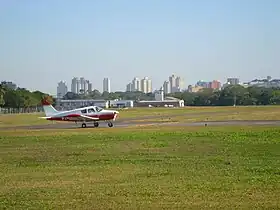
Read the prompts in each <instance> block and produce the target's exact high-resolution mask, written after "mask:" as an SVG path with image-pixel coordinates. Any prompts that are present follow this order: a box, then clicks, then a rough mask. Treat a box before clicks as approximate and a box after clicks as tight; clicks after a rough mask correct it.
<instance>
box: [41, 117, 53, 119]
mask: <svg viewBox="0 0 280 210" xmlns="http://www.w3.org/2000/svg"><path fill="white" fill-rule="evenodd" d="M38 118H40V119H50V118H51V117H38Z"/></svg>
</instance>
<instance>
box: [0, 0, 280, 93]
mask: <svg viewBox="0 0 280 210" xmlns="http://www.w3.org/2000/svg"><path fill="white" fill-rule="evenodd" d="M77 8H79V9H78V10H77ZM279 10H280V2H279V1H276V0H271V1H264V0H255V1H253V0H248V1H241V0H236V1H211V2H210V1H148V0H143V1H128V0H121V1H118V2H114V1H109V2H103V1H86V2H71V1H66V0H61V1H59V2H53V1H51V2H43V1H40V2H39V1H38V2H34V1H31V2H24V3H22V2H15V1H5V2H3V3H2V4H1V7H0V20H1V21H0V28H1V33H0V44H1V48H0V71H1V78H3V79H5V80H9V81H14V82H15V83H16V84H18V85H19V86H21V87H26V88H28V89H30V90H37V89H39V90H42V91H44V92H50V93H53V94H55V92H56V86H57V82H58V80H59V79H60V78H61V79H63V80H66V81H70V80H71V79H72V76H73V75H77V74H79V75H83V76H84V77H85V78H87V79H89V80H90V81H91V82H92V83H93V84H94V87H95V88H97V89H99V90H102V78H105V77H108V78H111V91H118V90H123V88H124V84H126V83H127V81H130V80H131V78H133V77H134V75H149V78H151V79H152V80H153V86H154V87H157V88H159V87H160V86H162V84H163V82H164V81H165V80H167V78H166V77H168V75H169V72H174V73H176V74H177V75H180V76H181V77H183V78H184V82H185V86H187V84H194V83H195V82H196V81H198V80H206V81H212V80H213V79H218V80H220V81H221V82H222V83H223V82H225V81H226V78H227V77H238V78H240V80H241V81H245V82H246V81H250V80H251V79H252V78H265V77H266V75H267V74H268V75H271V76H272V77H273V78H279V77H280V75H279V69H280V60H279V59H278V56H277V55H278V54H279V49H280V41H279V37H280V28H279V25H280V13H279ZM73 14H75V15H73ZM22 72H23V73H22ZM77 72H78V73H77ZM54 75H55V77H54ZM96 75H98V77H96ZM42 78H43V79H44V81H45V82H42ZM185 88H186V87H185Z"/></svg>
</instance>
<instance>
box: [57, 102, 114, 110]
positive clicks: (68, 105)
mask: <svg viewBox="0 0 280 210" xmlns="http://www.w3.org/2000/svg"><path fill="white" fill-rule="evenodd" d="M86 106H99V107H102V108H108V107H109V101H106V100H94V99H81V100H59V101H58V103H57V104H56V108H57V109H58V110H71V109H77V108H81V107H86Z"/></svg>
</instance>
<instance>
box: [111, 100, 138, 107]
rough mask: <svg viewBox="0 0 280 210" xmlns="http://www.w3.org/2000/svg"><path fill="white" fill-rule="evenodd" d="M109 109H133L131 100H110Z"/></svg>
mask: <svg viewBox="0 0 280 210" xmlns="http://www.w3.org/2000/svg"><path fill="white" fill-rule="evenodd" d="M109 104H110V107H118V108H124V107H129V108H132V107H133V101H132V100H110V102H109Z"/></svg>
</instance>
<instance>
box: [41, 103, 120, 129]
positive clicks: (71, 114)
mask: <svg viewBox="0 0 280 210" xmlns="http://www.w3.org/2000/svg"><path fill="white" fill-rule="evenodd" d="M42 105H43V109H44V112H45V115H46V116H45V117H40V118H42V119H46V120H53V121H70V122H75V123H76V124H77V122H82V128H85V127H87V124H86V123H87V122H93V125H94V127H98V126H99V121H106V122H107V123H108V126H109V127H113V122H112V121H115V120H116V117H117V115H118V114H119V112H118V111H115V110H105V109H102V108H101V107H98V106H87V107H83V108H78V109H73V110H69V111H57V110H56V109H55V108H54V107H53V106H52V105H51V104H50V103H49V102H48V101H47V100H46V99H43V100H42Z"/></svg>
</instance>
